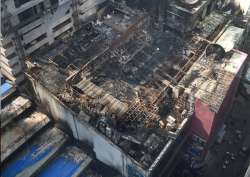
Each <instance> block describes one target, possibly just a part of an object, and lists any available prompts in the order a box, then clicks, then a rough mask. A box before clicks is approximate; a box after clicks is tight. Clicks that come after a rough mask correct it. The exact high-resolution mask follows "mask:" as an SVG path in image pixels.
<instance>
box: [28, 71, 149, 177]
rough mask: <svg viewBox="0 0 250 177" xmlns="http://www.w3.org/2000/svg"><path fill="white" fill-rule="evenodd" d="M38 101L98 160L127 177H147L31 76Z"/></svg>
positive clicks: (136, 165)
mask: <svg viewBox="0 0 250 177" xmlns="http://www.w3.org/2000/svg"><path fill="white" fill-rule="evenodd" d="M29 79H30V81H31V83H32V87H33V89H34V91H35V93H36V97H37V99H38V100H39V101H40V102H41V103H42V105H44V106H46V110H47V111H48V112H49V113H50V114H51V115H52V116H53V118H55V120H56V121H63V122H66V123H67V125H68V126H69V127H70V129H71V131H72V133H73V136H74V137H75V138H76V139H78V140H80V141H82V142H85V143H88V144H89V145H90V146H91V147H93V151H94V153H95V155H96V158H97V159H98V160H100V161H101V162H103V163H105V164H106V165H108V166H111V167H113V168H114V169H116V170H117V171H119V172H120V173H121V174H123V175H124V176H127V177H147V176H148V174H147V171H145V170H143V169H142V168H140V165H139V164H138V163H137V162H136V161H135V160H133V159H132V158H130V157H129V156H128V155H126V154H125V153H124V152H123V151H122V150H121V149H120V148H119V147H118V146H116V145H115V144H114V143H112V142H111V141H110V140H109V139H108V138H106V137H105V136H104V135H102V134H101V133H99V132H98V131H97V130H96V129H94V128H93V127H92V126H90V125H89V124H88V123H86V122H84V120H82V119H80V118H78V117H77V116H76V115H75V113H73V112H72V111H71V110H70V109H69V108H67V107H66V106H64V105H63V103H62V102H61V101H60V100H58V99H57V98H56V97H55V96H53V95H52V94H51V93H49V92H48V90H47V89H46V88H45V87H44V86H42V85H41V84H40V83H38V82H37V81H35V80H34V79H32V78H31V77H30V76H29Z"/></svg>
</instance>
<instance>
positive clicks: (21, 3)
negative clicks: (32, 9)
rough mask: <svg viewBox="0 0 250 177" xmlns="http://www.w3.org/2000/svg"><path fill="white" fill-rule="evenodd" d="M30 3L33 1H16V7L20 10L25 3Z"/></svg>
mask: <svg viewBox="0 0 250 177" xmlns="http://www.w3.org/2000/svg"><path fill="white" fill-rule="evenodd" d="M29 1H31V0H14V3H15V7H16V8H18V7H20V6H21V5H23V4H25V3H27V2H29Z"/></svg>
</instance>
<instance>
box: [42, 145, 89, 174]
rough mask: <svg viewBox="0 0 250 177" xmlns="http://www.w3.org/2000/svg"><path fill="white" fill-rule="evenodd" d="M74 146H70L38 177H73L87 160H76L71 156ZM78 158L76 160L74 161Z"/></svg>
mask: <svg viewBox="0 0 250 177" xmlns="http://www.w3.org/2000/svg"><path fill="white" fill-rule="evenodd" d="M73 147H74V146H69V147H67V148H66V149H64V150H63V152H62V153H61V154H59V155H58V156H57V157H56V158H55V159H54V160H52V161H51V162H50V163H49V164H48V165H47V166H46V167H45V168H44V169H43V170H42V171H41V172H40V174H38V177H50V176H51V177H71V176H73V175H74V174H75V173H76V172H77V170H78V169H79V167H80V165H81V164H82V163H84V161H85V159H82V160H76V159H77V158H79V157H77V154H76V157H73V158H72V156H71V153H72V152H70V149H72V148H73ZM74 158H76V159H74Z"/></svg>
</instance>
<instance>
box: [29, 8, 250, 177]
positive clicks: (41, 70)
mask: <svg viewBox="0 0 250 177" xmlns="http://www.w3.org/2000/svg"><path fill="white" fill-rule="evenodd" d="M199 13H200V12H199ZM228 22H229V18H228V17H227V16H226V15H224V14H219V13H215V12H213V13H211V14H210V15H209V16H208V17H207V19H205V20H204V21H203V22H202V23H200V24H199V25H198V27H197V28H196V30H195V31H194V33H193V34H192V35H190V36H188V37H186V38H183V37H181V36H180V35H178V34H176V32H175V31H173V30H163V31H159V30H155V29H154V27H152V25H151V23H150V19H149V17H148V14H147V13H146V12H143V11H139V10H135V9H131V8H129V7H127V6H125V5H123V4H119V3H109V5H107V6H105V7H104V8H102V9H100V10H99V12H98V14H97V18H96V19H95V20H92V21H90V22H89V23H86V24H84V25H83V26H82V27H81V29H80V30H78V31H77V32H76V33H75V34H74V35H73V36H72V37H71V38H69V39H65V40H62V41H60V42H58V43H55V44H53V45H52V46H50V47H48V48H44V49H43V50H39V51H38V52H36V53H34V54H33V55H32V56H31V57H30V58H29V60H28V61H27V62H26V63H27V65H28V71H27V75H28V76H29V79H30V81H31V84H32V86H33V89H34V91H35V94H36V98H37V99H38V100H39V101H40V102H41V103H42V105H44V107H45V108H46V109H47V111H48V112H49V113H50V114H51V115H52V116H53V117H54V118H55V119H56V120H62V121H63V122H65V123H66V124H67V126H68V127H69V128H70V129H71V131H72V132H73V135H74V137H75V138H76V139H78V140H81V141H83V142H86V143H87V144H88V145H89V146H90V147H91V148H93V151H94V152H95V155H96V158H97V159H98V160H100V161H102V162H104V163H106V164H107V165H110V166H112V167H114V168H115V169H117V170H118V171H119V172H120V173H121V174H123V175H124V176H145V177H146V176H152V175H155V174H156V173H157V169H160V168H162V167H163V165H164V166H165V165H166V164H169V166H170V164H171V162H172V161H173V159H174V158H175V155H176V153H174V152H175V151H176V152H177V149H180V148H181V146H182V145H183V143H184V142H185V140H186V138H187V134H188V133H187V131H188V128H189V125H190V124H191V118H192V116H193V114H194V107H195V104H196V103H197V98H200V99H201V100H202V101H204V100H205V99H207V103H208V104H209V106H214V108H215V109H216V108H217V109H218V110H219V109H220V104H221V103H219V102H223V100H224V97H223V96H222V97H217V96H216V94H215V95H213V97H212V98H214V99H215V100H213V99H210V98H211V94H213V93H214V92H216V93H217V90H216V89H217V88H218V89H219V91H218V95H223V94H224V95H226V93H227V89H228V88H229V87H230V85H231V84H232V80H233V78H234V76H235V75H236V74H237V73H238V72H239V71H240V70H241V69H240V68H241V66H242V64H243V63H244V61H245V57H246V56H243V58H242V61H241V62H239V63H235V62H234V60H233V59H232V58H233V57H234V56H235V55H237V54H231V55H229V59H228V60H229V61H230V62H231V65H228V63H227V62H224V61H225V60H226V59H225V60H224V59H223V58H224V55H223V56H222V55H221V56H218V57H219V59H218V60H217V58H216V56H217V55H218V51H216V50H215V49H216V47H214V46H212V45H209V44H210V43H211V42H215V41H216V40H217V39H218V37H219V36H220V35H221V34H220V32H221V31H223V30H225V29H223V28H225V24H226V23H228ZM197 23H198V22H197ZM208 23H209V24H208ZM206 25H207V27H206ZM191 28H193V27H191ZM209 46H212V47H211V48H212V49H211V50H212V51H213V52H212V53H211V54H210V53H208V51H209V48H210V47H209ZM214 48H215V49H214ZM220 49H221V48H220ZM214 50H215V52H214ZM223 51H224V49H223V48H222V52H223ZM214 55H215V56H214ZM239 55H240V54H239ZM219 61H220V62H221V63H219ZM222 61H223V62H222ZM230 62H229V63H230ZM221 65H223V67H221ZM207 66H209V67H207ZM224 66H226V67H224ZM230 67H233V68H234V67H237V68H238V69H237V70H236V71H234V72H233V73H228V72H230V71H228V72H226V71H227V70H230V69H228V68H230ZM214 70H216V71H214ZM197 72H198V73H197ZM193 73H195V74H194V75H193ZM231 76H232V77H231ZM197 80H198V81H197ZM210 81H211V82H213V86H212V87H213V88H211V89H212V90H213V91H211V89H210V91H207V90H204V89H203V87H206V88H208V87H207V85H209V84H210ZM200 82H202V84H201V85H199V84H198V85H197V83H200ZM204 82H209V83H205V84H207V85H206V86H204ZM221 85H223V87H220V86H221ZM224 86H225V87H224ZM223 88H225V90H223ZM221 89H222V90H223V91H221ZM220 91H221V92H220ZM204 92H205V93H204ZM208 92H209V93H210V94H207V93H208ZM197 95H198V96H197ZM220 98H221V99H222V100H220ZM218 99H219V100H218ZM205 101H206V100H205ZM217 103H218V104H217ZM213 104H215V105H213ZM218 110H217V111H218ZM167 166H168V165H167ZM164 168H165V170H166V169H167V167H164Z"/></svg>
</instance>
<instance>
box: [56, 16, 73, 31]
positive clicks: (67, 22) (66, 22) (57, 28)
mask: <svg viewBox="0 0 250 177" xmlns="http://www.w3.org/2000/svg"><path fill="white" fill-rule="evenodd" d="M70 22H71V19H70V18H69V19H68V20H65V21H64V22H62V23H60V24H59V25H56V26H55V27H54V28H53V32H55V31H57V30H59V29H60V28H62V27H64V26H66V25H67V24H69V23H70Z"/></svg>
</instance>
